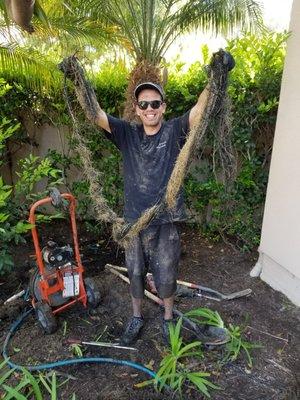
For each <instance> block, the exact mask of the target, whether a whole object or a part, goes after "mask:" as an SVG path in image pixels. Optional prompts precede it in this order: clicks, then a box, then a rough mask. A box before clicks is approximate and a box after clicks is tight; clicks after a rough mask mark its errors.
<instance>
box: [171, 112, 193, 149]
mask: <svg viewBox="0 0 300 400" xmlns="http://www.w3.org/2000/svg"><path fill="white" fill-rule="evenodd" d="M189 116H190V111H188V112H186V113H185V114H183V115H182V116H181V117H178V118H174V124H175V127H174V128H175V129H174V131H175V134H176V136H177V140H178V143H179V145H180V148H181V147H182V146H183V145H184V143H185V141H186V137H187V134H188V133H189V130H190V124H189Z"/></svg>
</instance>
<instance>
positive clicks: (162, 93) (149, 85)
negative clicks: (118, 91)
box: [134, 82, 165, 100]
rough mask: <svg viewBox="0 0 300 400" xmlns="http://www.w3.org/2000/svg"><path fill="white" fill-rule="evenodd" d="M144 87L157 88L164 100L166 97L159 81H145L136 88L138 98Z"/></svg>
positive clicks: (135, 93)
mask: <svg viewBox="0 0 300 400" xmlns="http://www.w3.org/2000/svg"><path fill="white" fill-rule="evenodd" d="M144 89H153V90H156V91H157V92H158V93H159V94H160V95H161V98H162V100H164V99H165V93H164V91H163V88H162V87H161V86H160V85H159V84H158V83H153V82H143V83H140V84H139V85H137V87H136V88H135V90H134V96H135V98H136V99H138V97H139V94H140V93H141V91H142V90H144Z"/></svg>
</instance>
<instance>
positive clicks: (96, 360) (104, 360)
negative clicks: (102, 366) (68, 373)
mask: <svg viewBox="0 0 300 400" xmlns="http://www.w3.org/2000/svg"><path fill="white" fill-rule="evenodd" d="M32 311H33V308H30V309H29V310H27V311H25V312H24V313H23V314H21V315H20V317H19V318H18V319H17V320H16V321H15V322H14V323H13V324H12V325H11V327H10V329H9V331H8V334H7V336H6V338H5V341H4V344H3V352H2V354H3V358H4V359H5V361H6V362H7V365H8V366H9V367H11V368H15V369H16V370H20V371H21V370H22V368H26V369H27V370H29V371H41V370H44V369H52V368H57V367H64V366H66V365H74V364H83V363H106V364H116V365H124V366H127V367H132V368H135V369H137V370H139V371H142V372H145V373H146V374H148V375H150V376H151V378H155V377H156V373H155V372H153V371H151V369H148V368H146V367H144V366H143V365H141V364H137V363H134V362H132V361H127V360H118V359H114V358H106V357H82V358H73V359H71V360H61V361H56V362H52V363H48V364H40V365H18V364H15V363H13V362H11V361H10V360H9V357H8V355H7V347H8V344H9V341H10V339H11V338H12V337H13V335H14V334H15V333H16V331H17V329H18V328H19V327H20V326H21V325H22V323H23V322H24V320H25V318H26V317H27V316H28V315H29V314H30V313H31V312H32Z"/></svg>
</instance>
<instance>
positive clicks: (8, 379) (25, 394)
mask: <svg viewBox="0 0 300 400" xmlns="http://www.w3.org/2000/svg"><path fill="white" fill-rule="evenodd" d="M6 364H7V363H6V361H5V360H4V361H3V362H2V363H1V364H0V397H1V399H2V398H3V399H4V400H9V399H16V400H26V399H28V400H31V399H34V400H44V399H45V394H46V393H48V394H49V395H50V397H51V400H56V399H58V398H59V393H58V391H59V388H60V387H61V386H62V385H64V384H65V383H66V382H67V381H68V380H69V378H67V379H64V380H63V381H62V382H58V380H57V376H56V373H55V372H51V373H42V372H40V373H38V374H31V373H30V372H29V371H28V370H27V369H26V368H22V369H21V372H19V371H18V373H16V370H15V369H10V368H7V366H6ZM74 396H75V395H73V398H74Z"/></svg>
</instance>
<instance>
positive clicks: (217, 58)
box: [209, 49, 235, 72]
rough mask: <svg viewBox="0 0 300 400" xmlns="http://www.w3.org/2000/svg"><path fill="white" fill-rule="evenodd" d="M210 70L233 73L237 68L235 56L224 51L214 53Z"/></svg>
mask: <svg viewBox="0 0 300 400" xmlns="http://www.w3.org/2000/svg"><path fill="white" fill-rule="evenodd" d="M209 66H210V69H211V70H216V69H220V67H221V68H222V70H223V69H224V68H225V70H226V71H227V72H229V71H231V70H232V69H233V68H234V66H235V61H234V58H233V56H232V55H231V54H230V53H229V52H228V51H225V50H223V49H220V50H219V51H218V52H216V53H214V54H213V56H212V59H211V62H210V65H209Z"/></svg>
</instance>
